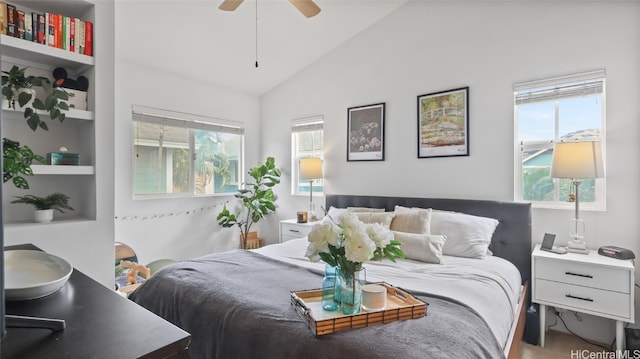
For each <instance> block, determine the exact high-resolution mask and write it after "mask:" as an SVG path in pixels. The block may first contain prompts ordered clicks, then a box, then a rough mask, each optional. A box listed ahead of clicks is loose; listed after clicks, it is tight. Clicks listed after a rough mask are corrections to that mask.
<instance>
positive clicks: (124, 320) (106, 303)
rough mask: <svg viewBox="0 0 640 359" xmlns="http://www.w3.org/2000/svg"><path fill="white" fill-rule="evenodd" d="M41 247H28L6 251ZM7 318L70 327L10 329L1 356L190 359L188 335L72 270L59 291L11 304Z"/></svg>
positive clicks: (21, 358)
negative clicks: (52, 321) (40, 319)
mask: <svg viewBox="0 0 640 359" xmlns="http://www.w3.org/2000/svg"><path fill="white" fill-rule="evenodd" d="M14 249H38V248H37V247H35V246H33V245H30V244H27V245H19V246H9V247H6V248H5V250H14ZM6 312H7V314H13V315H22V316H29V317H44V318H54V319H63V320H64V321H65V322H66V328H65V329H64V330H61V331H52V330H50V329H41V328H7V336H6V337H5V338H4V339H2V346H1V348H2V349H1V351H0V357H2V358H3V359H10V358H20V359H27V358H43V359H44V358H46V359H55V358H64V359H70V358H82V359H86V358H109V359H110V358H187V357H188V355H187V347H188V345H189V342H190V335H189V333H187V332H185V331H184V330H182V329H180V328H178V327H176V326H175V325H173V324H171V323H169V322H167V321H166V320H164V319H162V318H160V317H158V316H157V315H155V314H153V313H151V312H150V311H148V310H146V309H144V308H142V307H140V306H138V305H137V304H135V303H133V302H132V301H130V300H128V299H126V298H124V297H122V296H120V295H118V294H117V293H116V292H115V291H113V290H110V289H109V288H106V287H104V286H103V285H101V284H100V283H98V282H96V281H94V280H93V279H91V278H89V277H88V276H86V275H85V274H83V273H82V272H80V271H78V270H76V269H74V270H73V273H72V274H71V277H70V278H69V281H68V282H67V283H66V284H65V285H64V286H63V287H62V289H60V290H59V291H58V292H56V293H54V294H51V295H49V296H47V297H44V298H40V299H34V300H28V301H15V302H14V301H7V302H6Z"/></svg>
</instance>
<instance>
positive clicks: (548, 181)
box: [514, 70, 606, 210]
mask: <svg viewBox="0 0 640 359" xmlns="http://www.w3.org/2000/svg"><path fill="white" fill-rule="evenodd" d="M605 113H606V112H605V71H604V70H596V71H591V72H585V73H579V74H573V75H567V76H561V77H554V78H549V79H543V80H537V81H531V82H525V83H519V84H515V85H514V118H515V156H514V158H515V166H514V169H515V174H514V189H515V193H514V197H515V200H520V201H529V202H532V203H533V205H534V206H536V207H552V208H563V207H567V208H573V206H574V204H573V203H570V202H569V198H570V196H569V195H570V193H571V192H572V188H573V187H572V186H571V181H570V180H568V179H553V178H551V177H550V170H551V159H552V157H553V146H554V143H556V142H559V141H575V140H599V141H600V142H601V148H602V151H603V158H604V157H606V156H605V154H606V150H605V148H606V143H605V139H606V136H605V123H606V121H605V120H606V118H605ZM605 181H606V179H604V178H602V179H589V180H585V181H583V182H582V185H581V186H580V194H579V195H580V204H581V206H582V207H583V208H587V209H588V208H591V209H598V210H604V209H605V204H606V192H605V187H606V182H605Z"/></svg>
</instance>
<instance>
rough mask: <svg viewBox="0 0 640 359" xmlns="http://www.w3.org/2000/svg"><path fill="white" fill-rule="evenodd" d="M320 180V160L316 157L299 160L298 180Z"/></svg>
mask: <svg viewBox="0 0 640 359" xmlns="http://www.w3.org/2000/svg"><path fill="white" fill-rule="evenodd" d="M316 178H322V159H320V158H317V157H311V158H303V159H301V160H300V179H302V180H310V179H316Z"/></svg>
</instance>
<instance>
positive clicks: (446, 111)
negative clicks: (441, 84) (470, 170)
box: [418, 87, 469, 158]
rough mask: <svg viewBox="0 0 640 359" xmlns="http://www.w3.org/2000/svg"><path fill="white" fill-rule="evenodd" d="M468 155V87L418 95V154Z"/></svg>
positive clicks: (419, 155) (423, 155) (427, 155)
mask: <svg viewBox="0 0 640 359" xmlns="http://www.w3.org/2000/svg"><path fill="white" fill-rule="evenodd" d="M468 155H469V87H463V88H459V89H454V90H448V91H440V92H434V93H430V94H426V95H420V96H418V158H427V157H449V156H468Z"/></svg>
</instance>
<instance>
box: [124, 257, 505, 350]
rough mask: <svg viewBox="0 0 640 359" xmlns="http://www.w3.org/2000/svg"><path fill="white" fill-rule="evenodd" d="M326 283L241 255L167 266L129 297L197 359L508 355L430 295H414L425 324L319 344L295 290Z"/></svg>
mask: <svg viewBox="0 0 640 359" xmlns="http://www.w3.org/2000/svg"><path fill="white" fill-rule="evenodd" d="M321 281H322V273H318V272H315V271H312V270H309V269H304V268H300V267H297V266H294V265H290V264H287V263H283V262H280V261H277V260H274V259H270V258H268V257H265V256H262V255H260V254H257V253H254V252H251V251H240V250H237V251H231V252H225V253H216V254H212V255H208V256H205V257H201V258H198V259H194V260H188V261H183V262H179V263H176V264H173V265H171V266H169V267H166V268H164V269H163V270H161V271H159V272H158V273H156V274H154V275H153V277H151V278H150V279H149V280H148V281H147V282H146V283H144V285H142V286H141V287H140V288H138V290H136V291H135V292H134V293H132V294H131V296H130V299H131V300H133V301H135V302H136V303H138V304H139V305H142V306H143V307H146V308H147V309H149V310H150V311H152V312H154V313H156V314H157V315H159V316H161V317H163V318H165V319H167V320H168V321H170V322H172V323H174V324H175V325H177V326H179V327H180V328H182V329H184V330H186V331H187V332H189V333H191V345H190V347H189V354H190V357H191V358H194V359H204V358H328V359H336V358H474V359H475V358H503V357H504V355H503V353H502V350H501V348H500V346H499V345H498V343H497V342H496V340H495V338H494V336H493V335H492V334H491V331H490V330H489V328H488V327H487V325H486V323H485V322H484V320H483V319H482V318H481V317H479V316H478V315H477V314H476V313H475V312H474V311H473V310H471V309H469V308H468V307H465V306H463V305H461V304H459V303H457V302H455V301H454V300H451V299H446V298H438V297H433V296H429V294H428V293H412V294H414V295H416V296H417V297H418V298H420V299H421V300H423V301H425V302H427V303H428V304H429V306H428V308H427V316H426V317H424V318H419V319H411V320H406V321H398V322H393V323H389V324H383V325H377V326H373V327H368V328H361V329H349V330H344V331H340V332H337V333H333V334H328V335H324V336H322V337H318V338H317V337H315V336H314V335H313V334H312V333H311V330H310V329H309V328H308V327H307V325H306V323H305V322H304V321H303V320H302V319H301V318H300V317H299V316H298V314H297V313H296V311H295V309H294V308H293V307H292V306H291V301H290V292H291V291H299V290H305V289H313V288H319V287H320V285H321ZM391 284H393V283H391Z"/></svg>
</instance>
